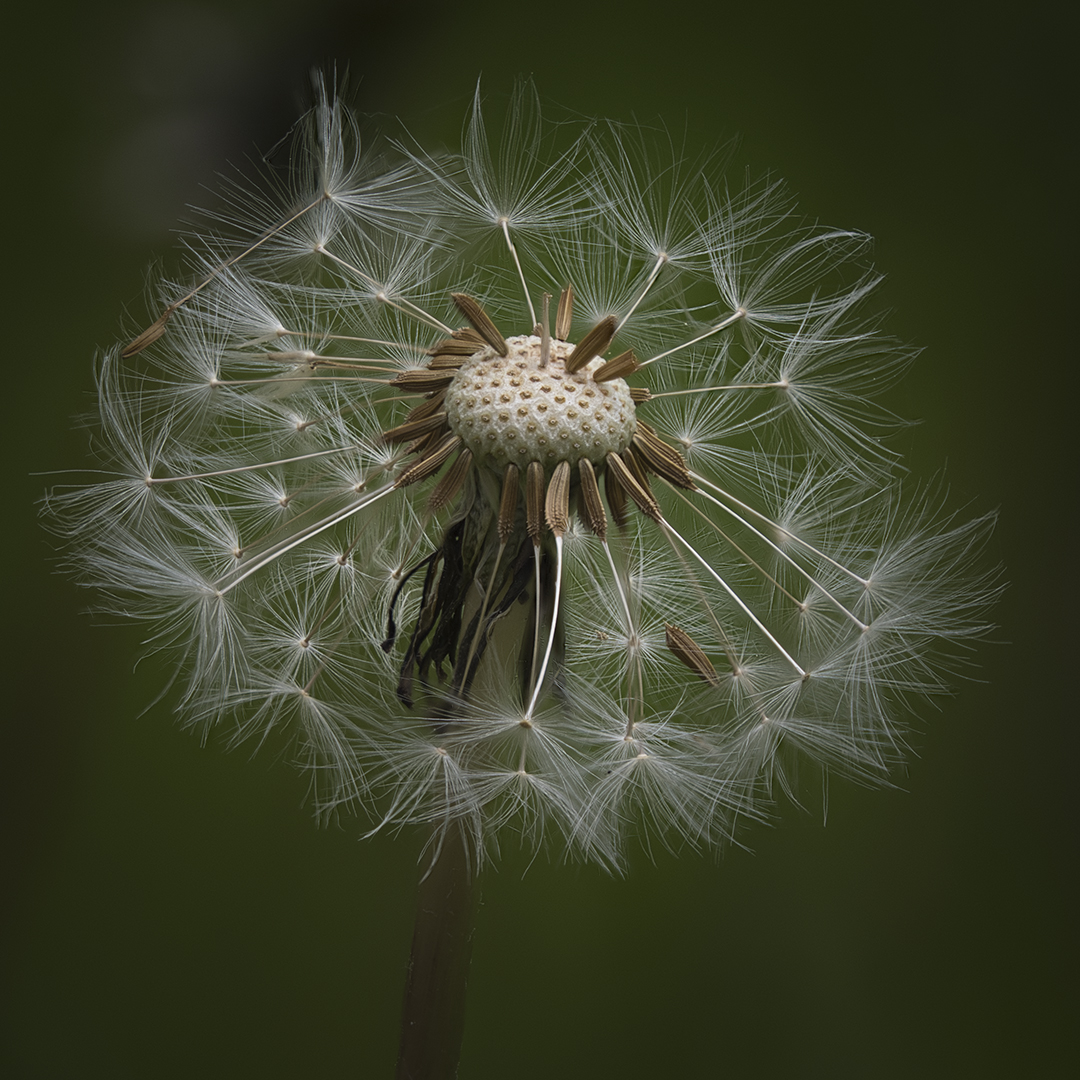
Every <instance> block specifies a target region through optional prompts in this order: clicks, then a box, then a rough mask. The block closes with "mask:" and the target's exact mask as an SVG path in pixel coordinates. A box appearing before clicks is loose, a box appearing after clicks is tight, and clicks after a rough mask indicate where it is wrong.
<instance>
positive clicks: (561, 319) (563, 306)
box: [555, 285, 574, 341]
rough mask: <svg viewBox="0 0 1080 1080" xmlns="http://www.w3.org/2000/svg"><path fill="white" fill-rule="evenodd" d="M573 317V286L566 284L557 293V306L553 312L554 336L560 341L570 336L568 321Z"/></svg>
mask: <svg viewBox="0 0 1080 1080" xmlns="http://www.w3.org/2000/svg"><path fill="white" fill-rule="evenodd" d="M573 317H574V286H573V285H567V286H566V288H565V289H563V291H562V292H561V293H560V294H559V308H558V311H556V313H555V336H556V337H557V338H558V339H559V340H560V341H566V340H567V339H568V338H569V337H570V322H571V320H572V319H573Z"/></svg>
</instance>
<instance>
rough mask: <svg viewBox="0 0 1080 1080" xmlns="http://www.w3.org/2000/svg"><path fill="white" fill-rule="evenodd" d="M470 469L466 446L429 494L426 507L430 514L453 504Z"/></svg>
mask: <svg viewBox="0 0 1080 1080" xmlns="http://www.w3.org/2000/svg"><path fill="white" fill-rule="evenodd" d="M470 468H472V451H471V450H470V449H469V448H468V447H467V446H466V447H465V448H464V449H463V450H462V451H461V453H460V454H458V456H457V459H456V460H455V461H454V464H453V465H451V466H450V468H449V469H448V470H447V471H446V473H445V474H444V475H443V476H442V477H441V479H440V480H439V482H438V483H437V484H436V485H435V487H434V489H433V491H432V492H431V499H430V501H429V502H428V506H429V507H430V508H431V511H432V513H437V512H438V511H439V510H441V509H442V508H443V507H444V506H446V505H447V504H448V503H451V502H453V500H454V498H455V497H456V496H457V493H458V492H459V491H460V490H461V485H462V484H463V483H465V477H466V476H467V475H468V473H469V469H470Z"/></svg>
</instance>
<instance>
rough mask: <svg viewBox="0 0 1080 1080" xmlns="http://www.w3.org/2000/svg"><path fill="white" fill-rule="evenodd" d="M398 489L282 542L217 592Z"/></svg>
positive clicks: (375, 495) (391, 488) (386, 489)
mask: <svg viewBox="0 0 1080 1080" xmlns="http://www.w3.org/2000/svg"><path fill="white" fill-rule="evenodd" d="M395 490H396V488H395V487H394V485H393V484H388V485H387V486H386V487H384V488H383V489H382V490H381V491H376V492H375V493H373V494H372V495H369V496H368V497H367V498H366V499H363V500H361V501H360V502H359V503H357V504H356V505H355V506H350V507H348V508H346V509H345V510H340V511H338V513H336V514H331V515H330V517H328V518H327V519H326V520H325V521H321V522H317V523H316V524H315V525H312V526H310V527H309V528H308V529H305V530H304V531H303V532H300V533H298V534H297V535H296V536H293V537H290V538H289V539H288V540H283V541H280V542H279V543H277V544H275V545H274V546H273V547H272V548H271V549H270V550H269V551H267V552H263V554H262V555H260V556H259V557H258V558H257V559H256V560H255V561H254V562H253V563H252V564H251V565H250V566H248V567H245V568H240V567H238V568H237V570H238V571H241V569H242V572H239V573H238V576H237V577H235V578H234V579H233V580H232V581H230V582H229V584H228V585H218V586H217V591H218V593H219V594H220V595H222V596H224V595H225V593H227V592H229V591H230V590H232V589H235V588H236V586H237V585H239V584H240V582H242V581H243V580H244V579H245V578H249V577H250V576H251V575H252V574H254V573H255V572H256V571H257V570H261V569H262V568H263V567H264V566H268V565H269V564H270V563H272V562H274V561H275V560H276V559H280V558H281V556H282V555H285V554H286V553H287V552H289V551H292V549H293V548H294V547H297V546H298V545H300V544H302V543H304V542H305V541H307V540H310V539H311V538H312V537H313V536H318V535H319V533H321V532H325V531H326V530H327V529H332V528H333V527H334V526H335V525H337V524H339V523H340V522H342V521H346V520H347V519H348V518H350V517H352V516H353V514H358V513H360V511H361V510H366V509H367V508H368V507H369V506H371V505H372V503H375V502H378V500H379V499H381V498H382V497H383V496H384V495H386V494H388V493H389V492H391V491H395Z"/></svg>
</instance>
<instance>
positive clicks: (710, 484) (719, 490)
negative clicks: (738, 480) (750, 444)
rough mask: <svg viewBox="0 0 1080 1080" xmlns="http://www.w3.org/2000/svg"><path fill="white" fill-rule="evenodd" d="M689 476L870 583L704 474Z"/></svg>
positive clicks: (837, 566) (833, 563)
mask: <svg viewBox="0 0 1080 1080" xmlns="http://www.w3.org/2000/svg"><path fill="white" fill-rule="evenodd" d="M690 476H691V477H692V478H693V480H694V482H695V483H698V484H703V485H704V486H705V487H710V488H712V489H713V491H715V492H716V493H717V494H718V495H721V496H723V497H724V498H725V499H730V500H731V502H733V503H734V504H735V505H736V506H737V507H738V508H739V509H740V510H745V511H746V512H747V513H748V514H751V515H753V516H754V517H756V518H757V519H758V520H759V521H763V522H765V524H766V525H768V526H770V527H771V528H773V529H776V530H777V531H778V532H782V533H783V534H784V535H785V536H790V537H791V539H792V540H794V541H795V543H797V544H798V545H799V546H800V547H803V548H805V549H806V550H807V551H809V552H812V553H813V554H814V555H816V556H817V557H818V558H819V559H823V560H824V561H825V562H827V563H828V564H829V565H830V566H832V567H835V568H836V569H837V570H839V571H840V572H841V573H842V574H846V575H847V576H848V577H849V578H851V579H852V580H854V581H857V582H858V583H859V584H860V585H861V586H862V587H863V588H864V589H865V588H866V586H867V585H869V584H870V582H869V581H867V580H866V578H864V577H860V576H859V575H858V574H856V573H855V571H854V570H849V569H848V568H847V567H846V566H844V564H843V563H839V562H837V561H836V560H835V559H833V558H830V557H829V556H828V555H826V554H825V552H824V551H821V550H820V549H819V548H816V547H814V545H813V544H810V543H807V541H805V540H803V539H802V538H801V537H798V536H796V535H795V534H794V533H790V532H788V531H787V529H785V528H784V527H783V526H782V525H780V524H778V523H777V522H775V521H773V520H772V519H771V518H769V517H766V515H765V514H763V513H762V512H761V511H760V510H755V509H754V508H753V507H752V506H749V505H747V504H746V503H744V502H742V500H740V499H736V498H735V496H734V495H732V494H731V493H730V492H728V491H725V490H724V489H723V488H722V487H720V486H719V485H718V484H714V483H713V482H712V481H711V480H709V479H707V478H706V477H704V476H700V475H698V474H697V473H696V472H691V473H690Z"/></svg>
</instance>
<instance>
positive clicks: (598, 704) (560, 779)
mask: <svg viewBox="0 0 1080 1080" xmlns="http://www.w3.org/2000/svg"><path fill="white" fill-rule="evenodd" d="M300 130H301V134H300V135H299V136H298V139H297V142H296V147H295V167H294V169H293V171H292V173H291V174H290V179H289V180H288V182H287V183H285V184H278V185H277V186H276V187H274V186H272V187H271V190H270V191H269V192H268V191H266V190H264V189H263V188H261V187H257V188H253V189H246V188H244V187H242V186H239V185H235V186H233V187H231V188H230V189H229V191H228V192H227V193H226V206H225V208H224V210H222V211H220V212H219V213H218V214H217V216H216V217H212V218H211V219H210V225H211V227H210V230H209V231H208V233H207V234H206V235H202V236H195V235H192V236H189V237H188V238H187V243H188V247H189V251H190V265H189V270H190V274H189V276H187V277H183V278H179V277H178V280H176V281H175V282H168V281H167V282H164V283H163V284H162V286H161V289H160V295H161V297H162V307H161V313H160V314H159V315H158V316H157V317H156V319H154V321H153V322H151V324H150V326H149V327H148V328H147V329H146V330H145V331H144V332H143V333H141V334H139V335H138V336H137V337H136V338H135V339H133V340H132V341H131V342H130V343H129V344H128V345H127V346H126V347H124V348H122V349H117V350H113V351H111V352H110V353H108V354H107V355H106V356H105V357H104V358H103V359H102V362H101V365H100V370H99V378H98V389H99V418H98V419H99V427H98V433H97V436H96V442H95V449H96V452H97V454H98V457H99V461H98V463H97V464H98V465H99V471H98V472H97V473H96V474H95V475H94V476H93V477H92V479H91V481H90V482H88V483H84V484H73V485H72V486H70V487H67V488H64V489H60V490H57V491H54V492H51V493H50V494H49V497H48V500H47V510H48V512H49V515H50V520H51V521H52V522H53V524H54V526H55V527H56V528H57V529H58V530H60V531H61V532H63V533H64V535H65V536H66V537H67V539H68V541H69V542H70V544H71V555H70V561H71V564H72V566H73V568H74V569H75V571H76V572H77V573H78V575H79V576H80V580H81V581H82V582H84V583H85V584H86V585H88V586H91V587H93V588H95V589H96V590H97V592H98V595H99V596H101V597H102V598H103V606H105V607H107V608H110V609H112V610H115V611H119V612H122V613H123V614H124V615H125V616H131V617H136V618H141V619H145V620H147V621H148V622H149V623H150V624H151V625H152V627H153V631H152V639H151V640H152V643H153V644H154V645H155V646H157V647H159V648H161V649H164V650H168V651H170V652H172V653H174V654H175V656H176V658H177V663H178V664H179V667H180V671H181V672H182V678H181V689H180V693H179V705H178V708H179V710H180V712H181V714H182V716H183V717H184V718H185V720H186V721H187V722H188V723H191V724H195V725H198V726H200V727H204V728H212V727H218V726H221V727H224V728H225V729H226V730H228V731H229V732H230V738H229V741H230V742H239V741H242V740H250V741H252V742H254V743H255V744H258V745H261V744H263V743H266V742H279V741H283V742H284V743H285V744H286V745H289V746H291V747H292V749H293V752H294V756H295V758H296V759H297V761H298V762H300V763H301V764H302V765H303V766H304V767H305V768H308V769H309V770H310V771H311V775H312V778H313V786H314V789H315V800H316V805H317V806H318V807H319V808H320V809H321V810H326V811H330V810H333V809H336V808H338V807H350V808H353V809H355V810H357V811H358V812H360V813H362V814H364V815H366V816H367V817H368V818H369V819H370V821H371V824H372V826H373V827H374V828H390V829H399V828H405V827H408V826H411V825H417V824H422V825H426V826H435V828H436V830H437V831H438V830H445V829H447V828H450V827H460V828H461V829H462V830H463V831H464V833H465V835H466V836H467V837H468V839H469V841H470V843H471V844H472V846H473V848H474V851H475V854H476V856H477V857H478V858H480V857H483V856H484V855H490V856H493V855H494V854H495V853H497V852H498V850H499V849H500V846H501V844H503V843H504V842H507V841H508V839H509V838H511V837H512V838H514V839H515V841H517V842H520V843H522V844H525V845H526V846H528V847H538V846H541V845H550V846H552V847H555V848H558V849H559V850H562V851H563V852H565V853H566V854H567V855H570V856H573V857H581V858H585V859H592V860H596V861H598V862H600V863H602V864H604V865H606V866H608V867H613V868H617V867H620V866H622V865H623V864H624V863H625V860H626V858H627V852H628V848H629V847H630V845H631V842H632V841H635V840H636V841H640V843H642V844H643V845H644V846H645V847H646V849H648V848H649V847H650V845H651V844H653V843H654V842H658V843H661V844H664V845H667V846H669V847H671V848H672V849H673V850H677V849H680V848H683V847H687V846H689V847H692V848H709V847H715V846H718V845H721V844H723V843H725V842H727V841H728V840H730V839H731V838H732V837H733V836H734V835H735V832H736V829H737V827H738V825H739V823H741V822H745V821H753V820H761V819H764V818H767V817H768V816H769V815H770V814H771V812H772V809H773V806H774V803H775V801H776V800H777V799H778V798H780V797H781V796H785V797H788V798H790V799H792V800H794V801H796V802H798V801H799V799H800V798H801V794H800V792H801V784H802V780H801V779H800V777H801V776H802V775H805V774H807V773H808V771H813V770H822V769H824V770H828V771H830V772H836V773H842V774H846V775H849V776H851V777H853V778H854V779H856V780H857V781H859V782H861V783H872V782H876V783H883V784H884V783H888V782H889V776H890V770H891V769H892V768H893V767H894V766H895V765H896V764H897V762H898V761H899V760H901V759H902V757H903V755H904V754H905V752H906V749H907V748H906V740H907V735H906V730H907V723H908V719H907V718H908V716H909V715H910V713H911V712H912V711H913V710H914V709H916V708H917V707H918V704H919V702H920V701H921V700H922V699H924V698H925V697H926V696H927V695H931V694H937V693H940V692H942V691H943V690H945V689H946V688H947V686H948V682H949V677H950V675H951V674H952V672H953V670H954V669H955V668H956V667H957V666H958V663H959V662H960V658H962V656H963V652H962V650H963V648H964V647H965V646H966V645H967V644H968V643H970V641H972V640H973V639H977V638H978V637H980V636H981V635H983V634H984V633H985V632H986V630H987V629H988V624H987V621H986V615H985V612H986V609H987V607H988V605H989V603H990V602H991V601H992V600H993V597H994V594H995V589H996V585H995V581H994V576H993V574H992V573H984V572H980V571H979V569H978V567H979V565H980V561H979V551H980V548H981V546H982V544H983V543H984V541H985V537H986V535H987V532H988V529H989V527H990V524H991V519H990V518H989V517H983V518H979V519H976V520H974V521H971V522H963V521H961V520H960V519H958V518H957V517H955V516H954V515H952V514H950V512H949V511H948V510H947V509H946V508H945V507H946V497H945V494H944V493H943V491H942V490H941V489H940V485H939V486H938V487H937V488H934V487H932V486H931V487H928V488H926V489H924V490H923V491H922V492H921V493H919V492H915V493H914V494H912V493H910V492H909V488H910V485H908V484H905V483H904V482H903V480H902V479H897V477H898V476H900V475H901V474H900V470H898V469H897V467H896V466H897V460H898V459H897V457H896V456H895V455H894V454H893V453H892V452H891V450H890V449H889V448H888V445H887V438H888V435H889V433H890V432H891V431H892V430H894V429H895V428H896V427H897V426H898V423H899V422H898V421H897V420H896V418H895V417H893V416H892V415H891V414H890V413H889V412H888V410H887V409H886V408H885V407H884V406H883V405H882V404H881V403H880V400H879V397H880V394H881V392H882V391H883V390H884V389H885V388H886V387H887V386H888V385H889V384H890V382H891V381H892V380H893V379H895V378H896V377H897V376H898V375H899V374H901V373H902V371H903V369H904V368H905V367H906V366H907V365H908V364H909V363H910V361H911V359H912V358H913V356H914V352H913V350H910V349H906V348H903V347H899V346H897V345H896V344H895V343H894V342H892V341H890V340H888V339H887V338H885V337H883V336H882V335H881V334H880V333H879V332H878V330H877V327H876V324H875V322H874V320H873V318H872V317H870V316H868V315H867V314H866V309H867V301H868V298H869V296H870V295H871V294H872V291H873V287H874V285H875V283H876V281H877V275H876V274H875V273H874V271H873V270H872V269H871V268H870V267H869V266H867V265H866V264H865V256H866V238H865V237H863V236H861V235H860V234H855V233H850V232H847V231H844V230H838V229H828V228H819V227H816V226H809V225H806V224H805V223H804V222H802V221H801V220H799V219H798V218H797V216H796V215H795V212H794V209H793V203H792V201H791V199H790V198H789V197H788V196H787V195H786V194H784V192H783V191H782V190H781V189H780V188H779V186H778V185H776V184H775V183H772V182H768V183H764V184H757V185H754V184H751V185H750V186H749V187H747V188H746V189H745V190H744V191H741V192H740V191H732V190H731V189H730V188H729V186H728V185H727V183H726V182H725V180H724V179H723V176H722V174H721V172H719V171H718V170H719V169H720V168H721V167H722V164H723V162H722V160H721V159H719V158H702V159H700V160H699V161H695V162H688V160H687V159H685V156H684V155H683V154H682V151H681V150H677V149H676V148H674V147H673V146H672V145H671V143H670V140H667V139H665V138H664V137H663V136H662V134H658V133H655V132H652V133H651V132H648V131H645V130H639V129H632V128H629V127H626V126H622V125H617V124H592V123H584V124H575V123H565V124H558V125H552V124H549V123H548V122H547V121H545V120H544V118H543V117H542V115H541V113H540V111H539V106H538V104H537V99H536V95H535V92H534V90H533V89H532V88H531V86H529V85H528V84H522V87H521V88H520V89H519V91H518V93H517V94H516V96H515V98H514V99H513V101H512V102H511V104H510V107H509V110H508V114H507V119H506V121H505V122H504V123H503V125H502V126H501V129H500V127H499V125H497V124H496V125H492V123H491V121H490V119H489V117H488V116H487V111H486V108H485V106H484V105H483V103H482V102H481V99H480V97H479V95H478V97H477V99H476V101H475V102H474V105H473V108H472V110H471V113H470V116H469V117H468V119H467V122H466V125H465V130H464V135H463V146H462V150H461V152H460V153H458V154H453V153H441V152H440V153H438V154H431V153H427V152H425V151H424V150H423V149H422V148H420V147H417V146H415V145H413V144H412V143H411V142H410V141H409V140H408V138H407V137H404V136H402V137H399V138H398V139H397V140H396V141H395V142H392V143H381V142H380V141H379V140H378V139H373V140H372V139H365V140H363V141H361V140H360V139H359V136H358V131H359V123H358V122H357V121H356V120H355V119H354V118H353V117H351V115H350V114H349V111H348V110H347V109H346V108H345V107H344V106H343V105H342V104H341V103H340V102H339V101H338V100H337V99H336V98H335V97H334V95H333V94H332V93H331V92H330V91H329V90H328V89H327V88H326V87H324V86H322V85H321V84H320V86H319V88H318V101H317V103H316V106H315V108H314V109H313V111H312V113H311V115H310V116H309V117H308V119H307V123H306V126H303V127H302V128H301V129H300ZM894 474H895V475H894Z"/></svg>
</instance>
